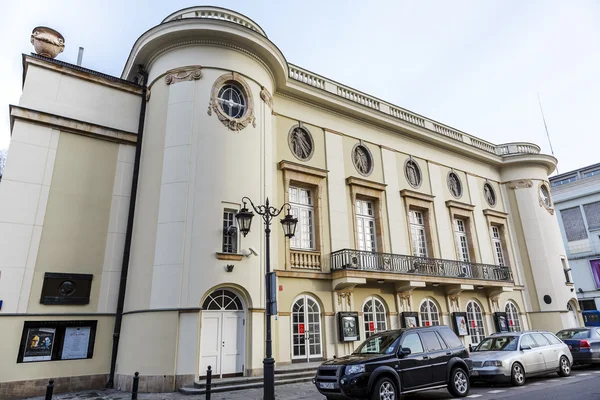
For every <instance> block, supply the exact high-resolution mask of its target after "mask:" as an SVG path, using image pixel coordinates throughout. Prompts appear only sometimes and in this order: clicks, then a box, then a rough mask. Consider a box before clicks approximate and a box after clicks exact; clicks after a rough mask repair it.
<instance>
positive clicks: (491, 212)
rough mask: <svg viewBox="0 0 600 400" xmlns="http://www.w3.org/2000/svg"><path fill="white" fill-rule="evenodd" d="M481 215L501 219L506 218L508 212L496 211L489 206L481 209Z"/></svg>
mask: <svg viewBox="0 0 600 400" xmlns="http://www.w3.org/2000/svg"><path fill="white" fill-rule="evenodd" d="M483 215H485V216H487V217H496V218H502V219H506V218H508V213H505V212H502V211H497V210H492V209H491V208H486V209H485V210H483Z"/></svg>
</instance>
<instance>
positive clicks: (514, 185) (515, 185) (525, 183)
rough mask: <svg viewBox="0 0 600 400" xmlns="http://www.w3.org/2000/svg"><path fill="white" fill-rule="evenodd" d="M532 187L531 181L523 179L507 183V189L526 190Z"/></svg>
mask: <svg viewBox="0 0 600 400" xmlns="http://www.w3.org/2000/svg"><path fill="white" fill-rule="evenodd" d="M530 187H533V182H532V181H531V179H523V180H519V181H510V182H508V188H509V189H526V188H530Z"/></svg>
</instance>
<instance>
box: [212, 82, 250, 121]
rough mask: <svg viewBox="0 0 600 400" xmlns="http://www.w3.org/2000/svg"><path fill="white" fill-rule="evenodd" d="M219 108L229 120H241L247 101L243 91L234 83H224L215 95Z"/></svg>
mask: <svg viewBox="0 0 600 400" xmlns="http://www.w3.org/2000/svg"><path fill="white" fill-rule="evenodd" d="M217 99H218V101H219V106H220V107H221V109H222V110H223V112H224V113H225V115H227V116H228V117H230V118H242V117H243V116H244V114H245V113H246V109H247V101H246V96H245V94H244V91H243V90H242V88H241V87H239V86H238V85H237V84H236V83H234V82H226V83H225V84H224V85H223V86H221V88H220V89H219V94H218V95H217Z"/></svg>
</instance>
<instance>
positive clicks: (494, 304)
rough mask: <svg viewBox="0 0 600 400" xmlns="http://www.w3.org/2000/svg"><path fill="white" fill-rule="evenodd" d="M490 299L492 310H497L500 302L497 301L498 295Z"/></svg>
mask: <svg viewBox="0 0 600 400" xmlns="http://www.w3.org/2000/svg"><path fill="white" fill-rule="evenodd" d="M490 301H491V303H492V311H499V310H500V303H499V299H498V297H492V298H490Z"/></svg>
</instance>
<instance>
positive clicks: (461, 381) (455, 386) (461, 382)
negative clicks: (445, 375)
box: [448, 368, 470, 397]
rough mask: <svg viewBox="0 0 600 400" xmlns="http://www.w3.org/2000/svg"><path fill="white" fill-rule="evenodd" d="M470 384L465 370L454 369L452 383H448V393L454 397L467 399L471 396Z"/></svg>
mask: <svg viewBox="0 0 600 400" xmlns="http://www.w3.org/2000/svg"><path fill="white" fill-rule="evenodd" d="M469 389H470V383H469V377H468V375H467V373H466V372H465V370H464V369H462V368H454V369H453V370H452V372H451V373H450V381H449V382H448V391H449V392H450V393H451V394H452V396H454V397H465V396H466V395H468V394H469Z"/></svg>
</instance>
